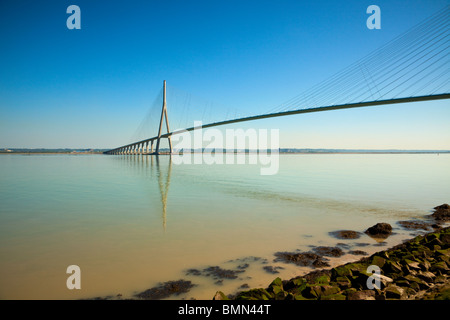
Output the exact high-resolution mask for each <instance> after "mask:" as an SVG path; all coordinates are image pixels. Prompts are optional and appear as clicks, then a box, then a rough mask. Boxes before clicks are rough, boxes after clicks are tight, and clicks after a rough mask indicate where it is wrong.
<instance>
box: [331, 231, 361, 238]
mask: <svg viewBox="0 0 450 320" xmlns="http://www.w3.org/2000/svg"><path fill="white" fill-rule="evenodd" d="M330 235H331V236H333V237H335V238H337V239H358V238H359V237H360V236H361V232H358V231H353V230H338V231H332V232H330Z"/></svg>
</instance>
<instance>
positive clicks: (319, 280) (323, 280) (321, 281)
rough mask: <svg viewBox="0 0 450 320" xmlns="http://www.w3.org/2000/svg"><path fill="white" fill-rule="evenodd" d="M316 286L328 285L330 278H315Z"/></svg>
mask: <svg viewBox="0 0 450 320" xmlns="http://www.w3.org/2000/svg"><path fill="white" fill-rule="evenodd" d="M315 282H316V283H317V284H328V283H330V277H329V276H325V275H324V276H320V277H317V278H316V281H315Z"/></svg>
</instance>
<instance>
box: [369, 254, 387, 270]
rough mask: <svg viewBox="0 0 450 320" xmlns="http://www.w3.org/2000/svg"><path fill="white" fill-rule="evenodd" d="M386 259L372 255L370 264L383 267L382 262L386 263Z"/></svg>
mask: <svg viewBox="0 0 450 320" xmlns="http://www.w3.org/2000/svg"><path fill="white" fill-rule="evenodd" d="M386 261H387V259H386V258H383V257H380V256H377V255H376V256H373V258H372V260H371V264H373V265H376V266H378V267H380V268H383V266H384V264H385V263H386Z"/></svg>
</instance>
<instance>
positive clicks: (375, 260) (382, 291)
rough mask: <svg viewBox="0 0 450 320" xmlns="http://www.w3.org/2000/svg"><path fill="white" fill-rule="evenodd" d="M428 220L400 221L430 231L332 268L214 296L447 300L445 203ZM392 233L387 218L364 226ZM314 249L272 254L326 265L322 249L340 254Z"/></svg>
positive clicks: (347, 233) (448, 214)
mask: <svg viewBox="0 0 450 320" xmlns="http://www.w3.org/2000/svg"><path fill="white" fill-rule="evenodd" d="M428 218H429V219H428V220H420V221H415V220H411V221H399V224H400V225H402V226H403V227H404V228H408V229H412V230H419V229H421V230H426V231H430V230H433V231H430V232H428V233H427V234H425V235H418V236H416V237H415V238H413V239H411V240H408V241H406V242H404V243H402V244H399V245H396V246H394V247H392V248H390V249H387V250H383V251H379V252H376V253H374V254H372V255H371V256H369V257H365V258H362V259H360V260H359V261H356V262H350V263H347V264H344V265H341V266H337V267H334V268H331V269H318V270H315V271H312V272H310V273H308V274H306V275H304V276H299V277H295V278H292V279H290V280H281V279H280V278H276V279H275V280H273V281H272V283H271V284H270V285H269V286H268V287H267V288H257V289H250V290H245V291H241V292H239V293H237V294H230V295H225V294H224V293H223V292H221V291H217V292H216V295H215V296H214V298H213V299H214V300H229V299H234V300H390V299H392V300H417V299H421V300H423V299H425V300H449V299H450V280H449V279H450V227H443V224H444V223H446V222H448V221H450V206H449V205H448V204H443V205H441V206H438V207H435V208H434V212H433V213H432V214H431V215H430V216H429V217H428ZM391 232H392V227H391V226H390V225H389V224H386V223H378V224H376V225H374V226H373V227H370V228H369V229H367V230H366V231H365V233H366V234H368V235H370V236H371V237H374V238H380V239H384V238H386V237H388V236H389V235H390V234H391ZM334 236H336V237H338V238H339V237H341V238H342V239H349V238H358V237H359V233H358V232H355V231H351V230H340V231H336V232H334ZM318 251H322V255H318V254H316V253H312V252H310V253H295V254H294V253H289V252H281V253H277V254H276V256H277V258H279V259H284V261H285V262H291V263H296V264H299V265H311V266H314V267H316V268H323V267H325V266H327V264H326V261H324V260H323V259H322V258H321V257H322V256H323V253H325V255H326V254H330V255H339V254H340V251H339V250H338V248H328V247H325V248H320V247H319V249H318Z"/></svg>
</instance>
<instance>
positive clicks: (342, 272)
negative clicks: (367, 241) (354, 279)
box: [331, 265, 353, 278]
mask: <svg viewBox="0 0 450 320" xmlns="http://www.w3.org/2000/svg"><path fill="white" fill-rule="evenodd" d="M352 275H353V274H352V271H351V270H350V268H349V267H348V266H347V265H344V266H339V267H336V268H333V269H331V277H332V278H337V277H346V276H352Z"/></svg>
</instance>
